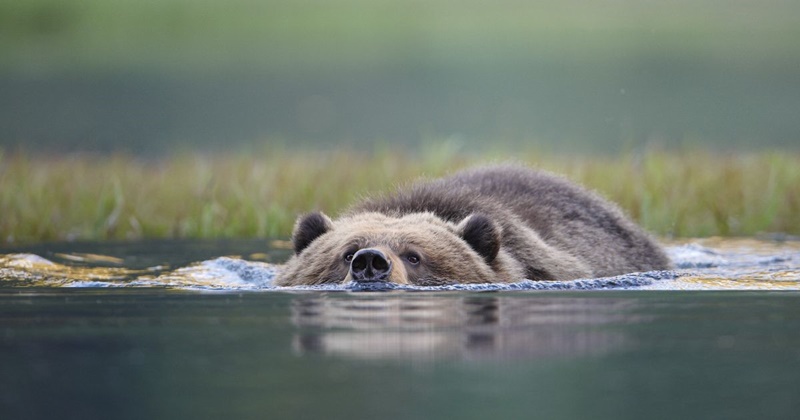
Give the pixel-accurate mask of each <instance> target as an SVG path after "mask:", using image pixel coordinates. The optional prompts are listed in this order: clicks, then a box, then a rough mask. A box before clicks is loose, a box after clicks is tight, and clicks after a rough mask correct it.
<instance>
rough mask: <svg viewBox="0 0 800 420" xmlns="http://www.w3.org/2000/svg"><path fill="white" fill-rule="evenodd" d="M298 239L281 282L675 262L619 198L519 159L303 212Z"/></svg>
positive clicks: (454, 277) (560, 272) (595, 270)
mask: <svg viewBox="0 0 800 420" xmlns="http://www.w3.org/2000/svg"><path fill="white" fill-rule="evenodd" d="M292 242H293V246H294V252H295V255H294V256H292V257H291V258H290V259H289V261H288V262H287V263H286V265H285V266H284V267H283V269H282V270H281V271H280V273H279V274H278V276H277V278H276V280H275V284H276V285H278V286H291V285H313V284H325V283H342V282H349V281H356V282H393V283H401V284H413V285H422V286H433V285H443V284H453V283H495V282H505V283H509V282H517V281H521V280H524V279H528V280H572V279H578V278H592V277H606V276H614V275H619V274H624V273H630V272H637V271H649V270H662V269H667V268H669V266H670V263H669V260H668V258H667V257H666V255H665V254H664V252H663V251H662V250H661V248H660V247H659V246H658V245H657V244H656V243H655V242H654V241H653V240H652V239H651V238H650V237H649V236H648V235H647V234H646V233H645V232H644V231H642V230H641V229H640V228H639V227H638V226H636V224H634V223H633V222H632V221H630V220H629V219H628V218H626V217H625V216H624V215H623V213H622V211H620V209H619V208H617V206H615V205H613V204H611V203H610V202H608V201H606V200H605V199H603V198H601V197H600V196H599V195H597V194H595V193H593V192H590V191H588V190H586V189H584V188H582V187H579V186H578V185H575V184H573V183H571V182H569V181H567V180H566V179H564V178H561V177H559V176H556V175H553V174H550V173H546V172H542V171H537V170H532V169H529V168H526V167H523V166H517V165H500V166H490V167H483V168H476V169H472V170H465V171H462V172H458V173H456V174H454V175H452V176H450V177H447V178H442V179H438V180H432V181H423V182H418V183H415V184H412V185H411V186H409V187H407V188H401V189H399V190H398V191H397V192H395V193H394V194H392V195H388V196H385V197H379V198H372V199H366V200H363V201H362V202H360V203H358V204H356V205H355V206H354V207H353V208H351V209H350V210H349V211H347V212H346V213H345V214H344V215H343V216H342V217H341V218H339V219H338V220H336V221H333V220H331V219H330V218H329V217H328V216H326V215H325V214H323V213H320V212H314V213H310V214H307V215H305V216H301V217H299V218H298V220H297V223H296V224H295V227H294V233H293V234H292Z"/></svg>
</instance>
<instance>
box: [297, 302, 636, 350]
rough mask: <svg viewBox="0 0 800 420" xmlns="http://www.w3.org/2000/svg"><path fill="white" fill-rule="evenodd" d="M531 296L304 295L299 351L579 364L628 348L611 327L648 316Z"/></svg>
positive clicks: (615, 306) (623, 305) (612, 305)
mask: <svg viewBox="0 0 800 420" xmlns="http://www.w3.org/2000/svg"><path fill="white" fill-rule="evenodd" d="M529 297H530V296H528V298H523V299H520V298H516V297H512V296H500V297H497V296H469V297H452V298H451V297H442V296H437V295H413V294H412V295H405V294H404V295H396V294H369V295H360V296H357V297H350V296H342V295H339V296H337V295H328V294H323V295H321V296H318V295H308V296H302V297H299V298H297V299H295V300H293V301H292V306H291V308H292V323H293V324H294V325H295V326H297V327H299V330H298V332H297V333H296V334H295V336H294V339H293V348H294V350H295V352H297V353H298V354H305V353H318V354H326V355H335V356H345V357H349V358H355V359H408V360H415V361H423V360H475V359H501V360H517V359H530V358H553V357H557V358H574V357H578V356H585V355H597V354H603V353H607V352H610V351H613V350H615V349H620V348H622V347H624V346H625V344H626V342H627V341H628V340H627V339H626V337H625V336H624V335H623V334H621V333H619V332H618V331H614V330H610V329H607V328H603V326H604V325H608V324H619V323H622V324H628V323H636V322H642V321H643V320H645V319H646V318H647V317H648V316H646V315H637V314H632V313H630V312H631V311H635V310H636V308H632V307H631V305H630V302H629V301H625V300H615V299H603V300H591V299H584V298H574V299H565V298H564V297H563V296H561V297H558V298H548V297H546V296H545V297H542V296H540V297H537V298H536V299H530V298H529Z"/></svg>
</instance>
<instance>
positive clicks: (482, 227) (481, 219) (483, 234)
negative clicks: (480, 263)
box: [458, 214, 500, 264]
mask: <svg viewBox="0 0 800 420" xmlns="http://www.w3.org/2000/svg"><path fill="white" fill-rule="evenodd" d="M458 230H459V231H460V232H461V237H462V238H464V241H466V242H467V243H468V244H469V246H471V247H472V249H474V250H475V251H476V252H477V253H478V254H480V256H482V257H483V259H484V260H486V263H487V264H491V263H492V262H493V261H494V259H495V258H496V257H497V253H498V252H500V228H499V227H498V226H497V225H495V224H494V223H493V222H492V221H491V220H490V219H489V218H488V217H486V216H484V215H482V214H472V215H470V216H467V217H466V218H465V219H464V220H462V221H461V223H459V224H458Z"/></svg>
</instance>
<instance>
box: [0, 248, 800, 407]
mask: <svg viewBox="0 0 800 420" xmlns="http://www.w3.org/2000/svg"><path fill="white" fill-rule="evenodd" d="M264 248H265V244H264V243H260V242H220V243H196V242H190V243H175V242H170V243H155V242H154V243H147V244H63V245H59V244H55V245H52V244H51V245H44V246H37V247H31V248H20V249H15V250H10V251H14V252H13V253H11V252H9V253H5V254H3V255H2V256H0V279H2V280H0V360H2V363H0V417H2V418H9V419H11V418H14V419H18V418H19V419H21V418H81V419H85V418H170V419H172V418H220V417H232V418H309V419H311V418H314V419H316V418H326V419H339V418H342V419H345V418H346V419H352V418H388V419H392V418H458V419H486V418H532V417H535V418H550V419H561V418H563V419H574V418H593V419H604V418H609V419H641V418H656V419H658V418H664V419H673V418H725V419H731V418H743V419H744V418H748V419H749V418H794V417H796V414H797V412H798V409H800V399H798V398H797V395H798V391H799V390H800V374H798V372H800V335H798V334H797V331H800V310H799V309H798V308H800V293H798V292H797V290H800V287H799V286H798V284H799V283H800V275H798V271H800V270H798V266H800V246H798V244H797V243H793V242H782V243H781V242H771V241H757V240H751V239H747V240H703V241H684V242H680V243H675V244H670V246H669V252H670V255H671V256H672V258H673V261H674V262H675V264H676V270H674V271H669V272H659V273H646V274H641V275H631V276H623V277H619V278H612V279H584V280H580V281H576V282H560V283H554V285H555V286H553V287H551V288H550V290H537V289H536V286H534V285H532V284H531V283H530V282H521V283H517V284H515V285H509V286H506V287H505V288H491V287H489V286H488V285H479V286H475V287H474V288H472V289H470V288H466V287H462V288H461V289H460V290H454V291H440V290H426V289H414V290H393V291H381V292H371V291H357V290H354V288H353V287H352V286H350V285H344V286H340V287H338V288H332V287H331V288H326V289H324V290H303V289H298V288H293V289H289V288H285V289H276V288H274V287H273V286H272V285H271V284H270V282H271V280H272V278H273V277H274V273H275V270H276V266H275V265H273V262H276V261H278V262H279V261H282V260H283V259H285V257H286V256H287V253H286V252H287V251H280V250H277V251H275V252H272V251H270V252H267V253H262V252H261V251H263V249H264ZM588 289H596V290H588ZM687 289H688V290H687ZM745 289H747V290H745ZM776 289H779V290H776Z"/></svg>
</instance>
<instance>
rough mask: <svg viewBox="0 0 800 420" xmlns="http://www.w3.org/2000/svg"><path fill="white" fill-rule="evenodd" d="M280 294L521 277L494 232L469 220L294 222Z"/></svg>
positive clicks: (319, 218) (418, 217)
mask: <svg viewBox="0 0 800 420" xmlns="http://www.w3.org/2000/svg"><path fill="white" fill-rule="evenodd" d="M292 243H293V246H294V252H295V255H294V256H292V257H291V258H290V259H289V261H288V262H287V263H286V265H285V266H284V267H283V270H282V271H281V272H280V274H279V275H278V278H277V279H276V284H277V285H280V286H290V285H313V284H335V283H343V282H349V281H355V282H380V281H382V282H392V283H399V284H412V285H422V286H429V285H442V284H453V283H491V282H500V281H503V282H509V281H515V280H519V279H520V278H522V269H521V268H520V267H518V264H517V263H515V260H514V259H513V258H511V257H510V256H509V255H508V253H507V252H505V251H504V250H503V247H502V229H501V227H500V226H499V225H497V224H496V223H494V222H493V221H492V220H490V219H489V218H488V217H486V216H484V215H481V214H472V215H470V216H468V217H466V218H464V219H463V220H461V221H459V222H458V223H453V222H449V221H445V220H443V219H442V218H440V217H438V216H436V215H434V214H432V213H427V212H424V213H411V214H406V215H398V216H389V215H386V214H382V213H370V212H366V213H356V214H353V215H349V216H346V217H343V218H341V219H338V220H336V221H333V220H331V219H330V218H329V217H328V216H326V215H325V214H323V213H320V212H315V213H310V214H307V215H304V216H301V217H299V218H298V219H297V222H296V223H295V227H294V232H293V234H292Z"/></svg>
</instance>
